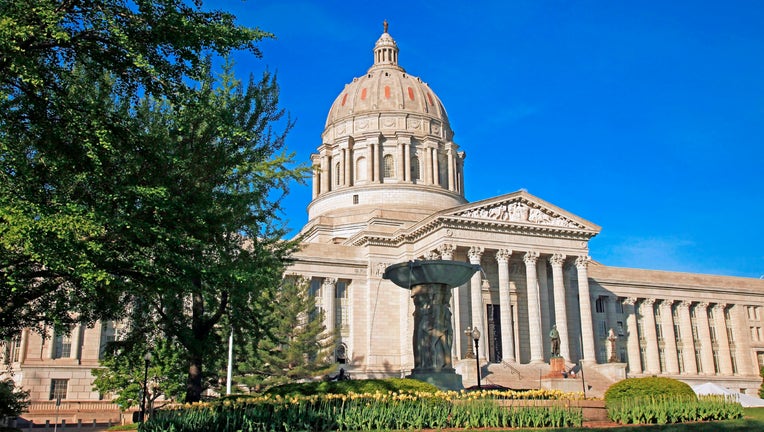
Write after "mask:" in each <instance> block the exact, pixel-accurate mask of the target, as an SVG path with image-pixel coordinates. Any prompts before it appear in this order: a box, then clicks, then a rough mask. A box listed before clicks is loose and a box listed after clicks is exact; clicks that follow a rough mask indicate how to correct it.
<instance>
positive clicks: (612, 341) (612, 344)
mask: <svg viewBox="0 0 764 432" xmlns="http://www.w3.org/2000/svg"><path fill="white" fill-rule="evenodd" d="M607 340H608V342H610V344H609V348H610V357H609V358H608V360H607V361H608V363H618V358H617V357H616V355H615V341H616V340H618V337H617V336H616V335H615V332H614V331H613V329H612V328H611V329H610V331H609V332H608V336H607Z"/></svg>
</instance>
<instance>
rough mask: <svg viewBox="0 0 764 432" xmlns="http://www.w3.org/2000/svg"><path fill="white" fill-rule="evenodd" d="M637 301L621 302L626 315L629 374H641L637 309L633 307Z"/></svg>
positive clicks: (626, 300) (629, 299) (631, 299)
mask: <svg viewBox="0 0 764 432" xmlns="http://www.w3.org/2000/svg"><path fill="white" fill-rule="evenodd" d="M636 304H637V299H636V298H634V297H629V298H627V299H625V300H624V301H623V305H624V306H625V310H624V312H625V313H626V331H627V333H626V335H627V339H626V350H627V351H628V354H629V372H631V373H632V374H641V373H642V361H641V360H640V355H639V333H638V332H637V309H636V308H635V307H634V305H636Z"/></svg>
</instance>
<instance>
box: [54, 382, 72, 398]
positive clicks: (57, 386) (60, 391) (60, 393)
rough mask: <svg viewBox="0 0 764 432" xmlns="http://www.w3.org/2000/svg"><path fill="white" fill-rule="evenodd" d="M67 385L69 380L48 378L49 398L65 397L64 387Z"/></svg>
mask: <svg viewBox="0 0 764 432" xmlns="http://www.w3.org/2000/svg"><path fill="white" fill-rule="evenodd" d="M68 386H69V380H66V379H52V380H50V396H49V400H57V399H62V400H63V399H66V388H67V387H68Z"/></svg>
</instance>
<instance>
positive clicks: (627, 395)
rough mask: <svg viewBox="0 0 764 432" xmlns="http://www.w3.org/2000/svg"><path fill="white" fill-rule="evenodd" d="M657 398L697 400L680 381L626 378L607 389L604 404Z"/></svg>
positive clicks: (660, 378)
mask: <svg viewBox="0 0 764 432" xmlns="http://www.w3.org/2000/svg"><path fill="white" fill-rule="evenodd" d="M658 396H660V397H677V398H690V399H697V396H695V392H694V391H692V387H690V386H689V385H688V384H687V383H683V382H682V381H678V380H675V379H672V378H664V377H646V378H627V379H625V380H623V381H619V382H617V383H615V384H613V385H612V386H610V388H609V389H607V391H606V392H605V404H610V403H613V402H616V401H619V400H622V399H635V398H649V397H658Z"/></svg>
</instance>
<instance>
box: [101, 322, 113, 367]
mask: <svg viewBox="0 0 764 432" xmlns="http://www.w3.org/2000/svg"><path fill="white" fill-rule="evenodd" d="M116 338H117V323H116V322H115V321H103V322H102V323H101V347H100V349H99V351H98V358H99V359H102V358H103V354H104V352H106V346H107V345H108V344H109V343H111V342H114V341H115V340H116Z"/></svg>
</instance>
